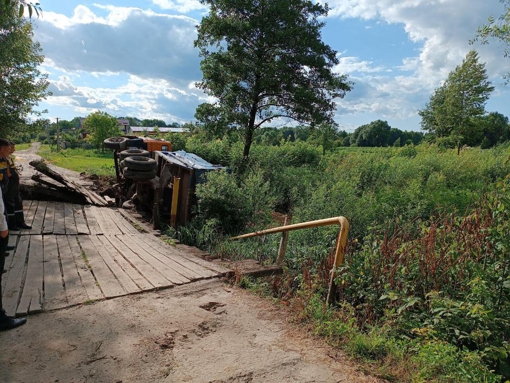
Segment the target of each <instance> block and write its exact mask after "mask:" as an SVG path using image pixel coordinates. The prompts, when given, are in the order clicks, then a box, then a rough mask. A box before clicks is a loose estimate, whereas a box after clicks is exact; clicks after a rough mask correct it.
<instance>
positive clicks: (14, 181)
mask: <svg viewBox="0 0 510 383" xmlns="http://www.w3.org/2000/svg"><path fill="white" fill-rule="evenodd" d="M9 143H10V146H9V156H7V158H6V159H7V170H8V176H9V183H8V184H7V189H6V191H5V193H4V202H5V208H6V210H7V224H8V225H9V230H11V231H18V230H20V229H31V228H32V226H30V225H27V224H26V223H25V216H24V214H23V200H22V199H21V196H20V194H19V172H18V169H17V167H16V165H15V163H14V158H13V157H12V154H13V153H14V151H15V150H16V144H15V143H14V142H12V141H10V142H9Z"/></svg>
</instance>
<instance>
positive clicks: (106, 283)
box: [79, 235, 127, 298]
mask: <svg viewBox="0 0 510 383" xmlns="http://www.w3.org/2000/svg"><path fill="white" fill-rule="evenodd" d="M90 238H91V237H90V236H88V235H82V236H80V237H79V241H80V246H81V248H82V250H83V252H84V253H85V257H86V259H87V260H88V264H89V266H90V267H91V269H92V272H93V273H94V276H95V278H96V280H97V282H98V284H99V288H100V289H101V291H102V292H103V294H104V295H105V296H106V297H107V298H111V297H118V296H122V295H126V294H127V292H126V291H125V290H124V289H123V288H122V286H121V284H120V283H119V281H118V280H117V279H116V278H115V275H114V274H113V273H112V272H111V270H110V269H109V268H108V266H107V265H106V263H105V262H104V261H103V258H102V257H101V255H100V254H99V251H98V250H97V248H96V247H95V246H94V243H92V241H91V239H90Z"/></svg>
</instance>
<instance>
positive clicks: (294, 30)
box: [195, 0, 352, 158]
mask: <svg viewBox="0 0 510 383" xmlns="http://www.w3.org/2000/svg"><path fill="white" fill-rule="evenodd" d="M200 1H201V3H203V4H208V5H209V6H210V12H209V14H208V15H207V16H205V17H204V18H203V19H202V21H201V24H200V25H199V26H198V27H197V28H198V37H197V39H196V40H195V46H196V47H198V48H199V50H200V56H201V57H202V58H203V59H202V62H201V69H202V72H203V79H202V81H201V82H199V83H198V84H197V86H198V87H199V88H200V89H203V90H204V91H205V92H206V93H207V94H209V95H211V96H213V97H215V98H216V100H217V101H216V102H215V103H213V104H210V105H207V104H202V105H200V106H199V108H198V109H197V114H196V117H197V119H198V120H199V121H203V122H205V123H206V125H208V126H209V127H210V126H212V127H213V129H218V128H219V129H220V130H221V129H223V128H224V127H228V128H229V129H238V130H239V131H240V132H241V134H242V136H243V139H244V152H243V154H244V157H245V158H247V157H248V155H249V152H250V146H251V143H252V141H253V133H254V130H255V129H257V128H259V127H261V126H263V125H264V124H267V123H269V122H271V121H274V120H275V119H278V118H285V119H292V120H295V121H298V122H301V123H306V124H310V125H312V126H313V125H319V124H322V123H328V124H334V121H333V115H334V111H335V102H334V99H335V98H336V97H343V96H344V95H345V94H346V92H348V91H349V90H350V89H351V85H352V84H351V83H350V82H349V81H347V77H346V76H344V75H339V74H336V73H334V72H333V66H334V65H336V64H338V59H337V56H336V52H335V51H334V50H332V49H331V48H330V47H329V46H328V45H326V44H324V43H323V42H322V40H321V28H322V27H323V26H324V22H322V21H320V20H319V19H320V18H322V17H324V16H326V15H327V13H328V7H327V6H323V5H321V4H317V3H314V2H312V1H306V0H236V1H234V0H200Z"/></svg>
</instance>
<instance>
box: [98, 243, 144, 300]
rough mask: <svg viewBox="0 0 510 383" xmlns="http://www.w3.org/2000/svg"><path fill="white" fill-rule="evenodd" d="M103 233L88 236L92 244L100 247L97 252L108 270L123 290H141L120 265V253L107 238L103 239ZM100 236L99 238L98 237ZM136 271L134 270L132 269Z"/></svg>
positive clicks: (130, 292) (130, 291) (133, 291)
mask: <svg viewBox="0 0 510 383" xmlns="http://www.w3.org/2000/svg"><path fill="white" fill-rule="evenodd" d="M104 237H105V236H104V235H102V236H91V237H89V238H90V240H91V241H92V243H93V244H94V246H96V248H97V249H101V251H100V252H99V254H100V255H101V257H102V258H103V261H104V263H106V265H107V266H108V268H109V269H110V271H111V272H112V273H113V274H114V275H115V278H116V279H117V280H118V281H119V283H120V284H121V285H122V287H123V288H124V290H126V291H127V292H128V293H129V294H135V293H138V292H140V291H142V290H141V289H140V288H139V287H138V286H137V285H136V283H135V282H133V280H132V279H131V277H130V276H129V275H128V274H127V272H126V271H125V270H124V269H123V268H122V267H121V266H120V264H119V263H118V262H116V261H117V258H122V256H121V255H119V254H118V253H117V251H116V250H115V248H114V247H113V246H112V245H111V244H110V243H109V242H108V240H103V239H104ZM100 238H101V239H100ZM131 269H132V268H131ZM134 271H136V270H134Z"/></svg>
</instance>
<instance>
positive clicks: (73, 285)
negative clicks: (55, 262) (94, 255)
mask: <svg viewBox="0 0 510 383" xmlns="http://www.w3.org/2000/svg"><path fill="white" fill-rule="evenodd" d="M56 239H57V245H58V253H59V255H60V262H61V265H62V274H63V277H64V288H65V291H66V297H67V302H68V304H69V305H71V306H73V305H77V304H80V303H84V302H86V301H87V300H88V299H89V298H88V295H87V291H86V290H85V287H84V286H83V284H82V282H81V278H80V274H79V273H78V269H77V265H76V263H75V262H74V256H73V250H71V246H70V245H69V241H68V239H67V236H64V235H58V236H56ZM80 258H81V251H80ZM87 271H88V270H87Z"/></svg>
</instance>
